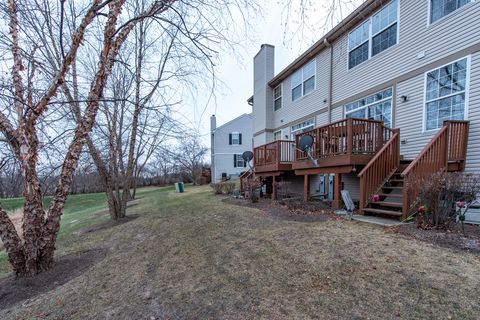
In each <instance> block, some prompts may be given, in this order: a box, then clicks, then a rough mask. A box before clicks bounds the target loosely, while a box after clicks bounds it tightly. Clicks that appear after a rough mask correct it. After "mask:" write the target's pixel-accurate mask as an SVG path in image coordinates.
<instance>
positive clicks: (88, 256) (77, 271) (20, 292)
mask: <svg viewBox="0 0 480 320" xmlns="http://www.w3.org/2000/svg"><path fill="white" fill-rule="evenodd" d="M105 254H106V252H105V250H102V249H95V250H89V251H83V252H78V253H75V254H71V255H66V256H63V257H61V258H60V259H58V260H57V261H56V263H55V266H54V267H53V268H52V269H50V270H48V271H46V272H43V273H40V274H39V275H37V276H35V277H33V278H16V277H15V276H14V275H11V276H8V277H5V278H1V279H0V309H7V308H9V307H10V306H12V305H14V304H16V303H18V302H22V301H25V300H28V299H33V298H35V297H36V296H38V295H40V294H42V293H45V292H48V291H50V290H53V289H55V288H56V287H58V286H61V285H63V284H65V283H67V282H69V281H70V280H72V279H74V278H76V277H78V276H80V275H81V274H83V273H84V272H85V271H87V270H88V269H89V268H90V267H91V266H93V265H94V264H95V263H97V262H99V261H101V260H102V259H103V258H104V257H105Z"/></svg>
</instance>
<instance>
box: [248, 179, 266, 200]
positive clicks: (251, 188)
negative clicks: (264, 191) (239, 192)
mask: <svg viewBox="0 0 480 320" xmlns="http://www.w3.org/2000/svg"><path fill="white" fill-rule="evenodd" d="M262 185H263V184H262V182H261V181H260V180H259V179H249V180H248V183H247V190H248V194H249V198H250V200H251V201H252V202H253V203H254V202H258V199H259V197H260V190H261V188H262Z"/></svg>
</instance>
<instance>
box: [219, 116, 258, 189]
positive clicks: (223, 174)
mask: <svg viewBox="0 0 480 320" xmlns="http://www.w3.org/2000/svg"><path fill="white" fill-rule="evenodd" d="M210 127H211V156H212V181H213V182H219V181H222V179H223V180H225V179H237V178H238V177H239V176H240V174H241V173H243V172H244V171H246V170H248V169H247V167H248V166H247V164H246V163H245V161H243V158H242V153H243V152H244V151H247V150H252V115H251V114H244V115H241V116H240V117H238V118H235V119H233V120H232V121H229V122H227V123H226V124H224V125H222V126H220V127H217V126H216V118H215V115H212V116H211V117H210Z"/></svg>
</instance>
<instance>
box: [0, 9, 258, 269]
mask: <svg viewBox="0 0 480 320" xmlns="http://www.w3.org/2000/svg"><path fill="white" fill-rule="evenodd" d="M252 3H253V2H252V1H247V0H240V1H233V2H231V1H227V0H224V1H218V2H207V1H203V0H192V1H182V0H162V1H153V0H150V1H145V2H144V4H145V6H144V9H142V10H137V9H138V7H136V6H135V4H136V1H127V0H91V1H90V2H78V1H73V0H72V1H66V0H62V1H58V2H52V1H48V0H39V1H27V0H18V1H15V0H8V1H7V3H6V4H5V5H0V8H1V9H2V10H3V11H4V13H5V16H6V17H8V19H9V33H8V34H3V35H2V37H0V50H2V53H4V57H5V63H6V64H8V65H9V67H10V68H11V76H10V77H9V78H6V79H2V86H3V87H6V88H10V89H11V90H10V92H12V94H11V95H7V94H5V95H3V96H2V100H3V101H2V107H1V109H0V132H1V133H2V135H3V140H5V141H6V142H7V144H8V146H9V148H10V150H11V152H12V154H13V155H14V156H15V157H16V159H17V160H18V161H19V163H20V167H21V172H22V178H23V196H24V198H25V202H24V203H25V204H24V207H23V211H24V219H23V225H22V229H23V239H21V238H20V236H19V234H18V233H17V232H16V230H15V228H14V226H13V224H12V222H11V220H10V219H9V217H8V215H7V213H6V211H5V210H3V209H1V208H0V236H1V238H2V241H3V243H4V246H5V248H6V251H7V254H8V258H9V261H10V263H11V265H12V267H13V270H14V271H15V273H16V274H17V275H21V276H31V275H34V274H36V273H39V272H41V271H44V270H47V269H49V268H50V267H51V266H52V265H53V256H54V252H55V244H56V238H57V234H58V231H59V228H60V218H61V216H62V211H63V208H64V205H65V201H66V199H67V195H68V193H69V192H70V190H71V186H72V182H73V175H74V172H75V169H76V168H77V166H78V163H79V159H80V156H81V153H82V149H83V145H84V144H85V143H86V142H87V144H88V145H89V147H90V143H88V141H89V140H90V139H89V134H90V133H91V131H92V129H93V127H94V126H95V123H96V120H97V115H98V111H99V108H100V106H101V105H102V104H103V103H104V102H105V101H107V100H108V97H106V96H105V93H106V92H105V90H104V89H105V87H106V85H107V83H108V81H109V76H110V75H111V73H112V70H114V67H115V66H116V65H118V64H119V63H122V62H121V61H119V53H120V52H121V50H122V48H123V47H124V44H125V42H126V41H127V40H128V39H129V36H130V33H131V32H132V30H134V29H135V28H136V27H137V26H138V25H139V24H140V23H143V22H144V21H145V20H147V19H148V20H151V21H155V22H156V23H158V24H162V25H165V28H166V27H167V26H169V27H172V28H173V29H175V30H178V32H179V34H181V35H182V36H183V37H184V39H188V42H189V43H190V44H191V45H190V46H189V48H190V49H193V48H195V51H192V52H194V55H196V56H202V57H205V59H201V61H202V62H201V63H202V64H203V65H204V69H205V70H208V71H209V73H210V74H213V73H214V72H213V67H214V60H215V56H216V55H217V50H216V49H218V48H219V46H218V44H219V43H221V42H223V41H224V40H228V39H229V35H228V30H227V29H228V28H229V24H228V23H226V21H227V20H229V19H232V17H233V16H234V13H232V12H231V10H237V9H238V10H240V11H241V10H242V8H248V7H251V6H252ZM57 17H60V19H58V18H57ZM67 17H70V18H72V19H67ZM68 20H70V21H72V22H73V23H67V21H68ZM230 21H231V20H230ZM214 31H215V32H214ZM162 40H163V39H159V41H162ZM92 43H93V44H95V45H97V44H98V45H99V48H100V50H98V51H95V50H91V49H92ZM94 52H97V54H94ZM80 55H81V56H82V57H83V58H84V59H86V61H89V62H90V65H91V66H94V67H93V68H92V72H91V75H92V76H91V77H90V78H88V76H85V77H84V78H82V79H81V80H84V81H83V82H82V83H78V84H77V88H79V89H80V88H81V89H82V90H78V92H75V90H72V89H74V88H75V86H74V85H73V82H75V81H77V80H79V78H78V77H77V78H76V77H75V76H74V75H75V74H77V75H78V72H77V70H76V68H77V67H80V65H79V63H78V62H79V56H80ZM133 68H134V71H135V74H136V75H137V80H136V81H138V79H139V78H140V79H141V74H140V76H139V75H138V73H137V70H136V69H137V68H138V64H135V66H134V67H133ZM87 79H88V80H87ZM140 81H141V80H140ZM79 82H80V81H79ZM66 88H68V89H70V92H68V91H69V90H68V89H66ZM80 92H84V94H80ZM72 98H73V99H72ZM113 100H114V97H113ZM133 100H134V103H133V104H134V105H135V106H136V108H137V109H134V111H133V113H132V115H133V119H134V120H133V121H132V127H131V130H133V131H137V128H134V127H136V126H137V127H138V122H139V119H140V117H139V114H140V112H139V111H138V108H141V107H140V106H141V105H142V104H141V103H139V101H140V100H142V101H143V100H144V96H143V92H136V95H135V96H134V99H133ZM76 102H78V104H76ZM66 107H67V108H70V109H71V110H73V111H74V112H73V113H74V116H73V117H71V116H70V114H69V113H68V112H65V109H66ZM47 118H50V119H53V118H56V119H55V121H60V120H62V121H64V122H66V123H68V124H69V127H68V128H66V129H65V130H62V132H61V133H59V134H60V135H61V136H62V137H63V140H57V143H59V142H60V141H65V142H66V143H65V145H64V147H63V148H60V149H63V151H62V152H63V153H59V156H60V155H62V156H63V160H61V161H59V165H58V169H56V170H57V172H58V174H57V178H56V179H57V183H56V188H55V191H54V192H53V199H52V201H51V204H50V206H49V208H48V210H46V211H45V210H44V207H43V202H42V200H43V195H44V194H43V193H44V191H43V190H42V186H41V179H40V176H39V167H40V165H41V163H42V161H44V159H43V157H39V156H40V155H42V150H44V149H43V148H44V141H49V142H51V143H53V141H54V140H55V139H50V137H49V136H50V135H55V134H57V133H56V131H55V128H54V126H53V125H52V124H53V122H48V120H47ZM133 131H131V132H133ZM136 138H137V137H136V134H130V142H129V144H130V145H129V149H128V152H127V153H126V157H127V159H128V160H127V165H126V168H125V171H126V172H127V173H126V176H127V177H129V178H127V179H126V180H125V181H124V187H125V188H126V189H129V188H130V186H131V184H132V182H131V178H130V177H132V176H133V172H134V166H133V165H132V163H135V159H134V158H135V157H134V155H135V146H136ZM54 169H55V168H54ZM125 199H126V197H122V202H124V201H126V200H125Z"/></svg>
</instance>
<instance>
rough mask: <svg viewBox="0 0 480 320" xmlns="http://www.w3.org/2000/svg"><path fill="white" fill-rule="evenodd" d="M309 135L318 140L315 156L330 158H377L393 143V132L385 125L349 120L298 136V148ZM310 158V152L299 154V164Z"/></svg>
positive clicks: (315, 146)
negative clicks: (364, 155)
mask: <svg viewBox="0 0 480 320" xmlns="http://www.w3.org/2000/svg"><path fill="white" fill-rule="evenodd" d="M307 134H309V135H312V136H313V138H314V144H313V146H312V156H313V157H314V158H327V157H333V156H337V155H353V154H370V155H373V154H375V153H377V152H378V151H379V150H380V149H381V148H382V147H383V145H384V144H385V143H386V142H387V141H388V140H390V138H391V137H392V135H393V131H392V130H391V129H389V128H387V127H385V126H384V125H383V122H381V121H375V120H366V119H354V118H349V119H344V120H340V121H337V122H334V123H331V124H329V125H326V126H323V127H319V128H315V129H313V130H310V131H307V132H304V133H301V134H298V135H297V136H296V138H295V139H296V145H297V146H298V145H299V143H300V139H301V138H302V137H303V136H304V135H307ZM307 158H308V155H307V153H306V152H302V151H300V150H297V151H296V160H303V159H307Z"/></svg>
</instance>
